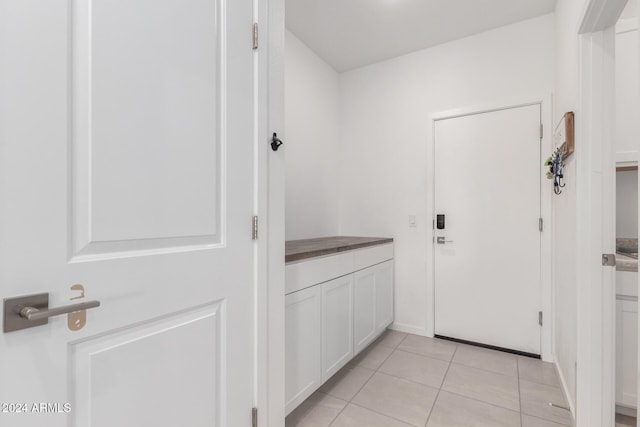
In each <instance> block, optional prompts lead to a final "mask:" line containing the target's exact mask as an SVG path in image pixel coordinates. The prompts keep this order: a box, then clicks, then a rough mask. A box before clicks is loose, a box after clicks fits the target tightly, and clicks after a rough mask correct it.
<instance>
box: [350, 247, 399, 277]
mask: <svg viewBox="0 0 640 427" xmlns="http://www.w3.org/2000/svg"><path fill="white" fill-rule="evenodd" d="M353 255H354V259H353V264H354V265H353V267H354V268H353V271H358V270H362V269H363V268H367V267H369V266H372V265H374V264H379V263H381V262H383V261H387V260H390V259H391V258H393V243H389V244H386V245H379V246H374V247H371V248H367V249H361V250H358V251H354V253H353Z"/></svg>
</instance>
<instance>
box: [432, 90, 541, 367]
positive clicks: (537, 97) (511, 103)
mask: <svg viewBox="0 0 640 427" xmlns="http://www.w3.org/2000/svg"><path fill="white" fill-rule="evenodd" d="M529 105H540V112H541V113H540V116H541V117H540V120H541V123H542V125H543V127H544V132H543V137H542V140H541V146H540V147H541V150H542V153H543V154H544V153H546V152H549V153H550V152H551V143H552V138H551V135H552V129H553V128H552V107H551V106H552V95H551V94H528V95H523V96H519V97H515V98H506V99H503V100H502V101H497V102H492V103H487V104H483V105H470V106H466V107H461V108H457V109H451V110H445V111H440V112H435V113H433V114H430V115H429V116H428V119H427V125H428V132H427V135H428V137H427V155H428V156H429V158H428V159H427V162H428V163H427V164H430V165H431V173H430V174H429V176H428V177H427V179H428V180H429V182H427V188H431V189H432V190H433V189H434V181H435V175H434V174H435V164H434V162H435V156H434V150H435V124H436V122H437V121H439V120H446V119H451V118H456V117H463V116H468V115H474V114H482V113H489V112H494V111H501V110H506V109H511V108H518V107H525V106H529ZM540 179H541V207H540V208H541V215H542V218H543V219H544V220H545V221H544V222H545V229H544V232H543V233H542V236H541V271H540V274H541V292H542V297H541V301H542V306H541V308H540V309H541V311H542V312H543V318H544V322H543V326H542V331H541V342H540V348H541V357H542V360H544V361H547V362H553V283H552V275H551V256H552V252H551V250H552V246H553V245H552V236H553V233H552V229H551V227H550V226H549V225H550V224H551V221H550V218H551V187H550V186H549V185H543V184H545V182H543V180H544V181H546V179H545V178H544V177H543V176H541V178H540ZM434 204H435V201H434V192H433V191H431V192H430V193H429V194H428V195H427V212H431V213H432V217H433V219H435V210H434V209H435V206H434ZM428 238H429V240H430V241H429V242H427V243H428V244H427V248H428V249H427V271H430V272H431V273H430V274H428V275H427V284H426V286H427V301H426V302H425V303H426V307H427V310H429V311H430V313H431V316H429V317H428V324H427V325H426V335H427V336H431V337H433V336H434V334H435V276H434V266H435V251H434V247H433V244H432V242H431V240H432V239H433V233H431V234H430V235H429V237H428Z"/></svg>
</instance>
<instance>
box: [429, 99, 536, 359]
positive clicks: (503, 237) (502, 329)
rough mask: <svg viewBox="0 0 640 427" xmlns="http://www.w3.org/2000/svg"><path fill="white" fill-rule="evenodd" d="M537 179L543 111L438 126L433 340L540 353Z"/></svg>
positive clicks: (530, 109) (485, 116) (471, 117)
mask: <svg viewBox="0 0 640 427" xmlns="http://www.w3.org/2000/svg"><path fill="white" fill-rule="evenodd" d="M541 170H542V162H541V159H540V105H539V104H536V105H530V106H524V107H518V108H509V109H505V110H500V111H492V112H486V113H481V114H472V115H467V116H463V117H455V118H450V119H444V120H439V121H437V122H436V125H435V209H436V212H435V213H436V215H440V217H439V219H440V221H437V220H436V230H435V238H434V245H435V301H436V306H435V331H436V334H437V335H441V336H445V337H450V338H457V339H461V340H465V341H472V342H477V343H481V344H487V345H491V346H495V347H503V348H507V349H512V350H517V351H520V352H525V353H532V354H536V355H539V354H540V332H541V328H540V324H539V317H538V313H539V311H540V310H541V307H540V306H541V284H540V283H541V282H540V256H541V255H540V231H539V223H538V219H539V217H540V173H541ZM436 219H438V217H437V218H436Z"/></svg>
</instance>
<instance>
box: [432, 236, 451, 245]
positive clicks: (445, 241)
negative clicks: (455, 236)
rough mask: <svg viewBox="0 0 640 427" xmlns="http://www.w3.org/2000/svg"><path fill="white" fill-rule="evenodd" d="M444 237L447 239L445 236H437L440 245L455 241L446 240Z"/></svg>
mask: <svg viewBox="0 0 640 427" xmlns="http://www.w3.org/2000/svg"><path fill="white" fill-rule="evenodd" d="M444 239H445V238H444V236H438V237H437V238H436V242H437V243H438V244H439V245H444V244H445V243H453V240H444Z"/></svg>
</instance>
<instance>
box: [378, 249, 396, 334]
mask: <svg viewBox="0 0 640 427" xmlns="http://www.w3.org/2000/svg"><path fill="white" fill-rule="evenodd" d="M375 268H376V269H377V272H376V331H377V332H378V333H381V332H382V331H384V330H385V329H387V326H389V325H390V324H391V323H392V322H393V308H394V305H393V304H394V300H393V261H386V262H383V263H382V264H379V265H377V266H376V267H375Z"/></svg>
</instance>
